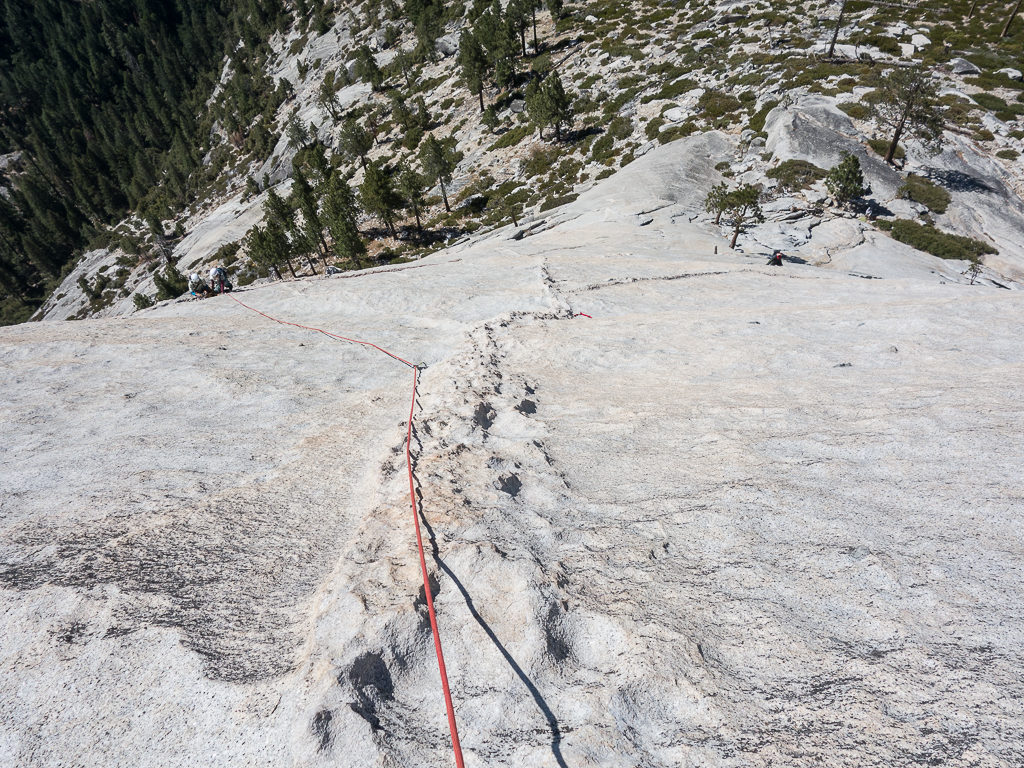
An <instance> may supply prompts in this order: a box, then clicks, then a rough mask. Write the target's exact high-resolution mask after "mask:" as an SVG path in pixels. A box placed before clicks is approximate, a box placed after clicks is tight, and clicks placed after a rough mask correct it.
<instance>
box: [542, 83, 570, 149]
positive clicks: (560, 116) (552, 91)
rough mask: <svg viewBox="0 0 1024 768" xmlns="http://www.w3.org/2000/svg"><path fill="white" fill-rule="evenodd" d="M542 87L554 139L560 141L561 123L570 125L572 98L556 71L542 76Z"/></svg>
mask: <svg viewBox="0 0 1024 768" xmlns="http://www.w3.org/2000/svg"><path fill="white" fill-rule="evenodd" d="M542 88H543V92H544V100H545V102H546V106H547V111H548V116H549V119H550V121H551V124H553V125H554V126H555V139H556V140H557V141H561V140H562V125H563V124H569V125H572V119H573V110H572V100H571V99H570V98H569V96H568V94H566V92H565V87H564V86H563V85H562V78H561V77H559V75H558V72H551V73H550V74H548V76H547V77H545V78H544V82H543V84H542Z"/></svg>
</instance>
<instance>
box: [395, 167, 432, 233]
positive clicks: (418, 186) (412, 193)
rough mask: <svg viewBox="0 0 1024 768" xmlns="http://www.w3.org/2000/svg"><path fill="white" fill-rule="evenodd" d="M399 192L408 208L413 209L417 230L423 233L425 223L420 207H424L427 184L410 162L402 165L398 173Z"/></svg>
mask: <svg viewBox="0 0 1024 768" xmlns="http://www.w3.org/2000/svg"><path fill="white" fill-rule="evenodd" d="M398 192H399V194H400V195H401V196H402V198H403V199H404V200H405V208H406V210H412V214H413V216H415V217H416V231H417V232H418V233H420V234H421V235H422V234H423V224H422V223H421V222H420V208H422V207H423V195H424V193H425V192H426V184H425V183H424V181H423V177H422V176H421V175H420V174H418V173H417V172H416V171H415V169H413V167H412V166H411V165H409V164H408V163H403V164H402V165H401V166H400V170H399V173H398Z"/></svg>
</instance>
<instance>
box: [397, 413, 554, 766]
mask: <svg viewBox="0 0 1024 768" xmlns="http://www.w3.org/2000/svg"><path fill="white" fill-rule="evenodd" d="M412 432H413V438H414V439H415V441H416V445H417V446H418V448H419V449H420V451H422V449H423V444H422V443H421V442H420V439H419V435H418V434H417V430H416V426H415V423H414V424H413V430H412ZM418 455H419V451H417V456H418ZM416 463H417V462H416V461H415V460H414V461H413V463H412V464H413V466H412V469H413V480H414V482H415V484H416V511H417V514H419V516H420V521H421V522H422V523H423V526H424V528H426V530H427V539H428V540H429V542H430V554H431V557H433V559H434V562H435V563H436V564H437V567H438V568H440V569H441V570H442V571H444V572H445V573H446V574H448V577H449V578H450V579H451V580H452V583H453V584H455V586H456V588H457V589H458V590H459V592H460V593H462V599H463V600H464V601H465V603H466V607H467V608H469V612H470V614H471V615H472V616H473V619H474V620H475V621H476V623H477V624H478V625H479V626H480V628H481V629H482V630H483V631H484V633H485V634H486V635H487V637H488V638H489V639H490V641H491V642H492V643H493V644H494V647H495V648H497V649H498V652H499V653H500V654H501V655H502V656H503V657H504V659H505V661H506V663H507V664H508V665H509V667H511V668H512V671H513V672H515V673H516V675H517V676H518V677H519V680H520V681H521V682H522V683H523V685H524V686H526V689H527V690H528V691H529V692H530V695H531V696H532V697H533V700H534V702H535V703H536V704H537V708H538V709H539V710H540V711H541V714H543V715H544V719H545V720H547V724H548V729H549V730H550V732H551V754H552V755H553V756H554V758H555V762H556V763H558V766H559V768H568V764H567V763H566V762H565V758H564V757H563V756H562V729H561V727H560V726H559V723H558V718H556V717H555V714H554V713H553V712H552V711H551V708H550V707H549V706H548V703H547V701H545V700H544V696H543V695H541V692H540V690H539V689H538V688H537V686H536V685H535V684H534V682H533V681H532V680H531V679H530V677H529V676H528V675H527V674H526V672H525V671H523V668H522V667H520V666H519V663H518V662H517V661H516V660H515V658H514V657H513V656H512V654H511V653H509V651H508V649H507V648H506V647H505V646H504V644H503V643H502V642H501V640H499V639H498V636H497V635H496V634H495V633H494V630H493V629H491V627H490V625H489V624H488V623H487V622H486V621H485V620H484V617H483V616H481V615H480V613H479V611H477V609H476V605H475V604H474V603H473V598H472V596H471V595H470V594H469V591H468V590H467V589H466V587H465V585H464V584H463V583H462V582H461V581H460V580H459V578H458V577H457V576H456V575H455V572H454V571H453V570H452V569H451V568H449V567H448V564H447V563H445V561H444V560H443V559H441V552H440V549H439V548H438V545H437V537H436V535H435V534H434V529H433V528H432V527H431V525H430V522H429V521H428V520H427V517H426V515H425V514H424V512H423V490H422V486H421V485H420V481H419V478H418V477H417V475H416Z"/></svg>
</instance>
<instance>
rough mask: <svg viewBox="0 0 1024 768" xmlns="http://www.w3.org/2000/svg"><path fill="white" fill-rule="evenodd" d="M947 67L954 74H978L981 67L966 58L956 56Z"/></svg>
mask: <svg viewBox="0 0 1024 768" xmlns="http://www.w3.org/2000/svg"><path fill="white" fill-rule="evenodd" d="M949 68H950V70H951V71H952V72H953V74H954V75H980V74H981V69H980V68H979V67H977V66H976V65H974V64H972V63H971V62H969V61H968V60H967V59H961V58H956V59H953V60H952V61H950V62H949Z"/></svg>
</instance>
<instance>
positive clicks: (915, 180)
mask: <svg viewBox="0 0 1024 768" xmlns="http://www.w3.org/2000/svg"><path fill="white" fill-rule="evenodd" d="M896 193H897V194H898V195H901V196H902V197H905V198H907V199H909V200H913V201H914V202H915V203H920V204H921V205H923V206H926V207H927V208H928V210H930V211H933V212H934V213H945V212H946V209H947V208H949V204H950V202H951V201H952V198H951V197H950V195H949V192H947V191H946V190H945V189H943V188H942V187H940V186H939V185H938V184H934V183H932V182H931V181H929V180H928V179H926V178H924V177H923V176H918V175H916V174H913V173H912V174H910V175H909V176H907V180H906V181H905V182H903V186H901V187H900V188H899V189H898V190H896Z"/></svg>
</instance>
